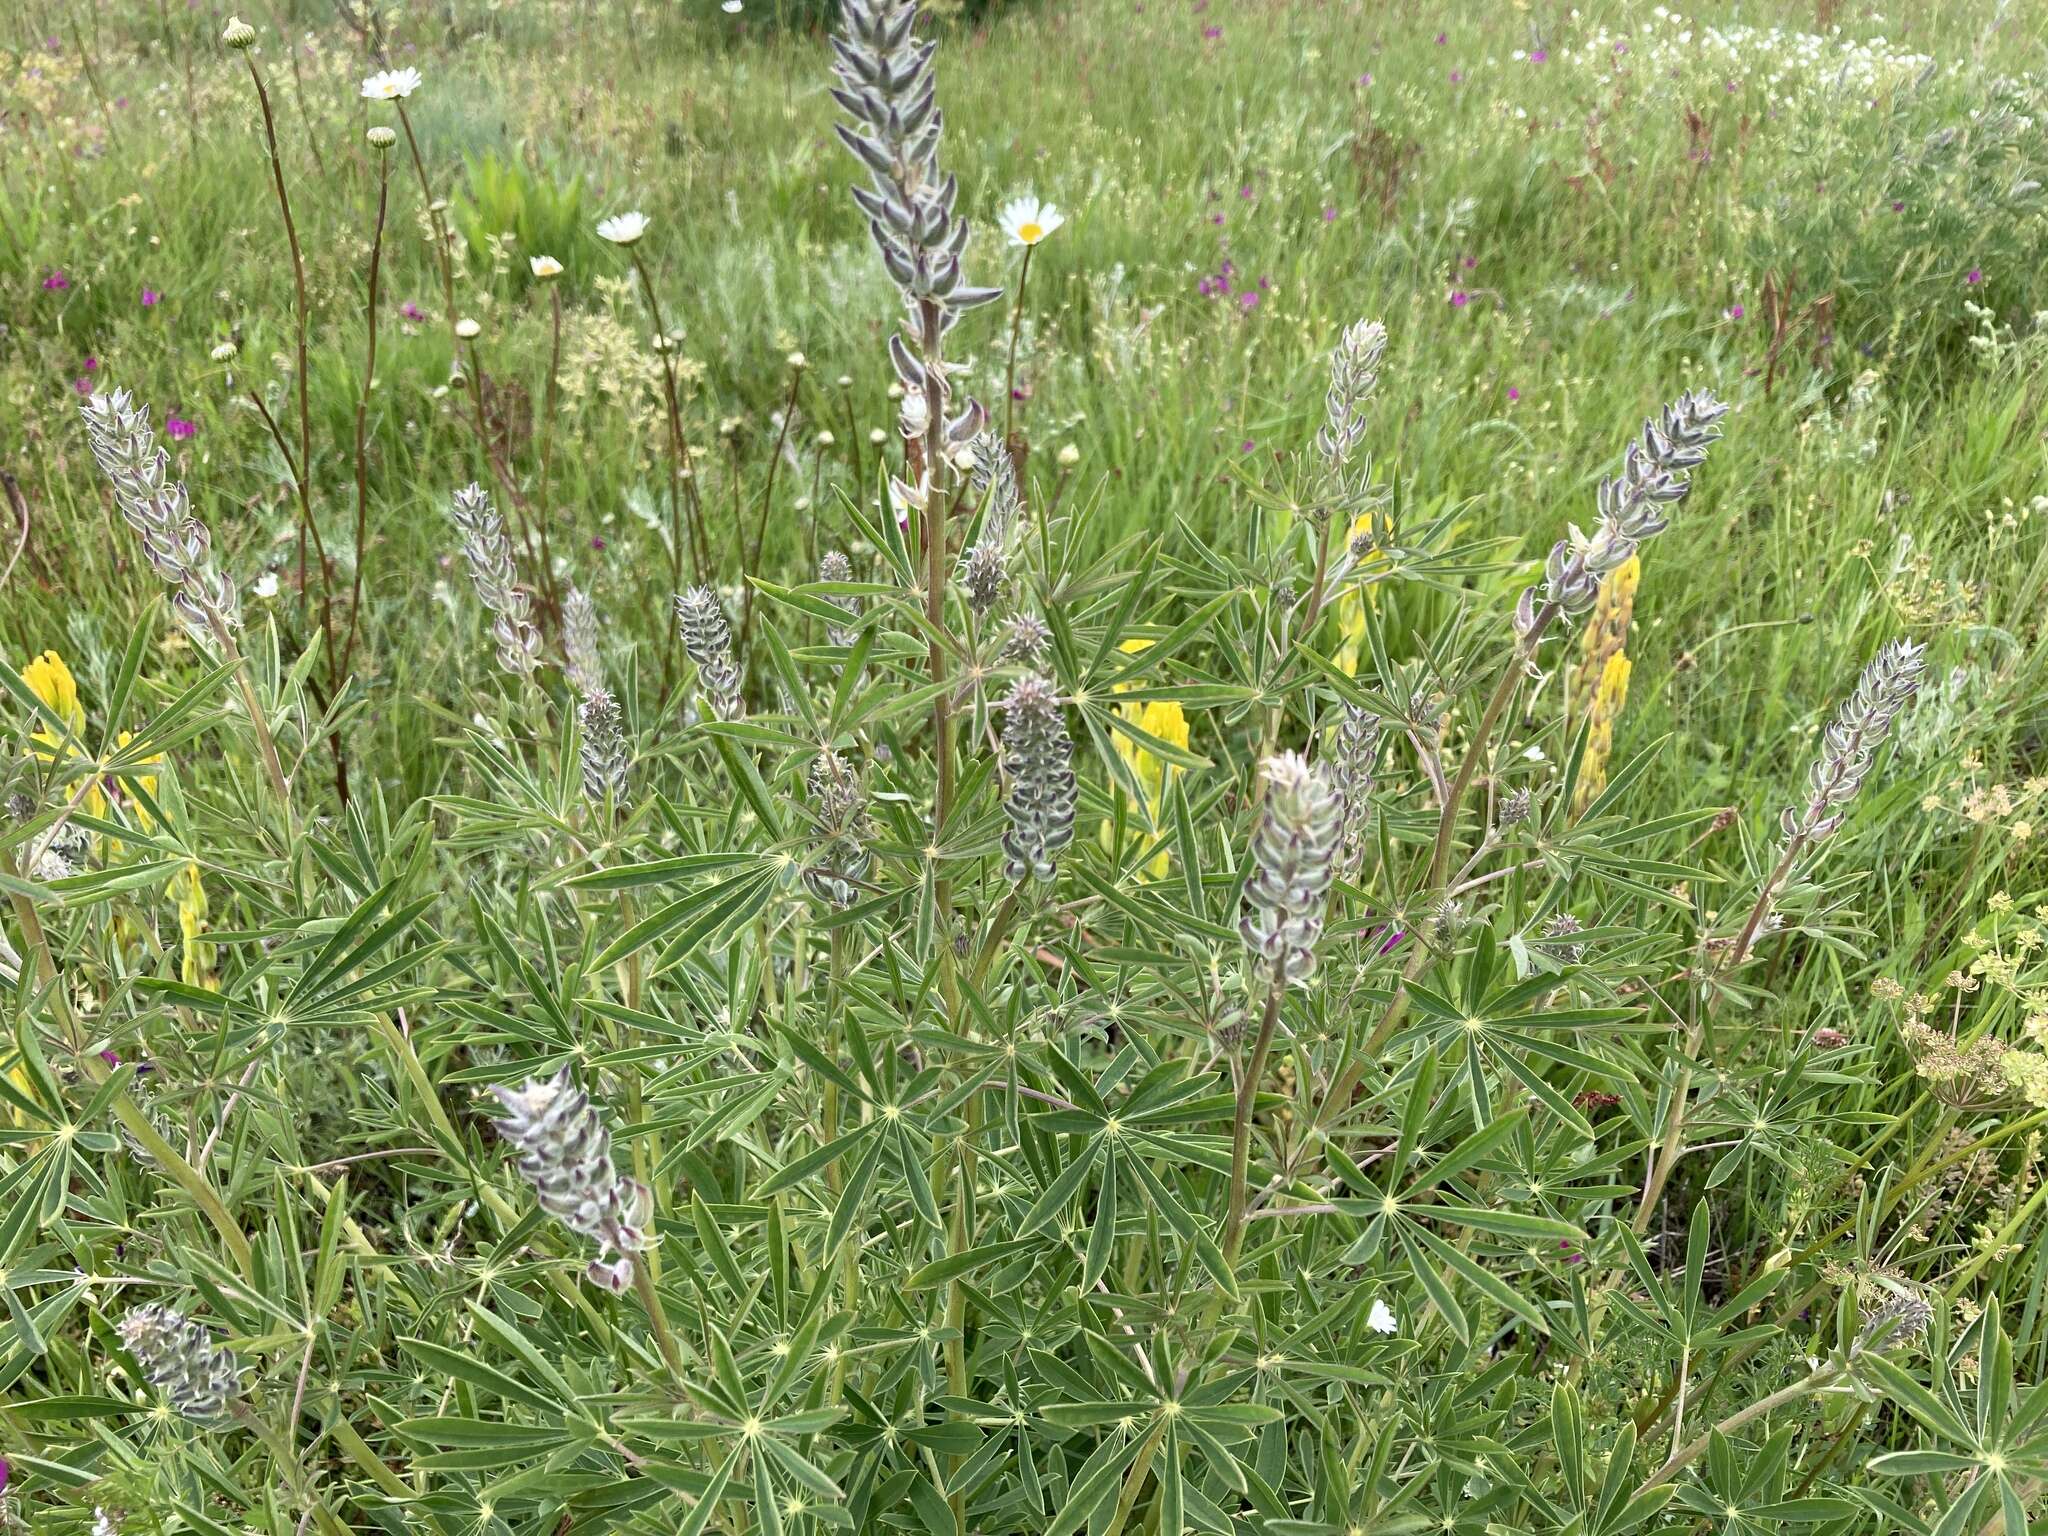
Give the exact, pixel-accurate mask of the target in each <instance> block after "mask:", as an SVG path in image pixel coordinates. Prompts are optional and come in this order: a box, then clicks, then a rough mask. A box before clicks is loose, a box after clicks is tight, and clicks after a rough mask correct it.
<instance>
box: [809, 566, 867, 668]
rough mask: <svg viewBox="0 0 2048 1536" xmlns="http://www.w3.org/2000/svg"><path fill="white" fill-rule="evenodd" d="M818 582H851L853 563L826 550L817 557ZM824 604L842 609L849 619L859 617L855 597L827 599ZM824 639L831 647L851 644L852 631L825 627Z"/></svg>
mask: <svg viewBox="0 0 2048 1536" xmlns="http://www.w3.org/2000/svg"><path fill="white" fill-rule="evenodd" d="M818 580H820V581H851V580H853V562H852V561H851V560H849V559H847V558H846V556H845V555H843V554H841V553H840V552H839V551H838V550H836V549H828V550H826V551H825V553H824V554H822V555H820V556H819V557H818ZM825 601H826V602H828V603H830V604H831V605H832V606H833V607H835V608H844V609H845V610H846V612H847V614H848V615H849V616H850V617H853V618H858V617H859V616H860V599H859V598H857V597H827V598H826V599H825ZM825 639H826V641H827V643H828V644H831V645H851V644H853V631H852V630H851V629H848V628H847V627H846V626H845V625H843V624H828V625H826V626H825Z"/></svg>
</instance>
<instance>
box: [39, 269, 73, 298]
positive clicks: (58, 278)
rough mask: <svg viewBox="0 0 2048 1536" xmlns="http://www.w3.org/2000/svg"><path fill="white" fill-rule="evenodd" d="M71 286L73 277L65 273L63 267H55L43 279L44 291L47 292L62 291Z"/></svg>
mask: <svg viewBox="0 0 2048 1536" xmlns="http://www.w3.org/2000/svg"><path fill="white" fill-rule="evenodd" d="M70 286H71V279H70V278H68V277H66V276H65V275H64V269H63V268H62V267H57V268H55V269H54V270H52V271H51V273H50V275H49V276H48V277H46V278H44V279H43V291H44V292H45V293H62V292H63V291H64V290H65V289H66V288H69V287H70Z"/></svg>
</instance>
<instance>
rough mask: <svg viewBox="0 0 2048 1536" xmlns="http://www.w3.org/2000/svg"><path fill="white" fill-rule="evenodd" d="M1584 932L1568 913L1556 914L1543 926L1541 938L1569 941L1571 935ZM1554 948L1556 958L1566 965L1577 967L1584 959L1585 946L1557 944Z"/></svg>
mask: <svg viewBox="0 0 2048 1536" xmlns="http://www.w3.org/2000/svg"><path fill="white" fill-rule="evenodd" d="M1584 931H1585V929H1584V926H1583V925H1582V924H1581V923H1580V922H1579V920H1578V919H1577V918H1576V917H1573V916H1572V915H1571V913H1569V912H1559V913H1556V914H1554V915H1553V916H1552V917H1551V919H1550V921H1549V922H1547V923H1545V924H1544V925H1543V937H1544V938H1546V939H1569V938H1570V937H1571V936H1572V935H1573V934H1575V933H1582V932H1584ZM1555 948H1556V951H1557V958H1558V959H1560V960H1562V961H1563V962H1564V963H1565V964H1566V965H1577V964H1578V963H1579V962H1580V961H1581V960H1583V959H1585V958H1586V946H1585V945H1583V944H1559V945H1556V946H1555Z"/></svg>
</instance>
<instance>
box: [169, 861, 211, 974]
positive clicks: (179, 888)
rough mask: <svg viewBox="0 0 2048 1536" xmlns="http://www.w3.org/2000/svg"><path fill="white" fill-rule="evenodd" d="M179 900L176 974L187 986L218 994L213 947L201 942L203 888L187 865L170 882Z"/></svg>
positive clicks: (192, 867) (195, 871)
mask: <svg viewBox="0 0 2048 1536" xmlns="http://www.w3.org/2000/svg"><path fill="white" fill-rule="evenodd" d="M171 888H172V890H174V891H175V892H176V893H177V897H178V932H179V933H180V934H182V935H183V937H184V946H183V953H182V955H181V957H180V959H179V964H178V971H179V974H180V975H181V976H182V977H183V978H184V980H185V982H186V984H187V985H188V986H194V987H206V988H208V989H209V990H218V988H217V987H216V986H215V982H214V978H213V946H212V945H211V944H208V943H206V942H205V941H204V940H202V939H201V938H200V935H201V934H203V933H205V932H206V886H205V884H204V883H203V882H202V881H201V880H200V878H199V866H198V865H197V864H187V865H186V866H185V867H184V868H183V869H182V870H180V871H179V872H178V873H177V874H176V875H175V876H173V877H172V880H171Z"/></svg>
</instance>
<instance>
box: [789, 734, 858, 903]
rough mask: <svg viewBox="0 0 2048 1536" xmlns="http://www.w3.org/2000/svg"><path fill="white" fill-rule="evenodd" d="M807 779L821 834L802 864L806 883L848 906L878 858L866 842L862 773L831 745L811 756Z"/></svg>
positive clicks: (813, 891)
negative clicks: (854, 769)
mask: <svg viewBox="0 0 2048 1536" xmlns="http://www.w3.org/2000/svg"><path fill="white" fill-rule="evenodd" d="M806 780H807V783H808V785H809V788H810V792H811V810H812V812H813V813H814V814H815V815H816V816H817V818H818V834H819V835H818V842H817V845H816V846H815V847H814V848H813V849H812V851H811V857H810V864H809V866H808V867H807V868H806V869H805V870H804V884H805V886H806V887H807V888H808V889H809V890H810V892H811V894H812V895H814V896H816V897H817V898H818V899H819V900H820V901H823V902H825V903H827V904H828V905H830V906H834V907H850V906H852V905H853V903H854V901H855V900H856V899H857V898H858V897H859V895H860V890H861V886H860V882H861V881H863V880H864V879H866V877H867V873H868V869H869V867H870V866H871V865H872V864H873V863H874V856H873V855H872V854H870V853H869V852H868V847H867V837H868V819H867V811H866V807H865V804H864V801H863V797H862V795H861V788H860V779H859V778H858V776H856V775H855V773H854V771H853V769H852V767H851V766H849V765H848V763H847V761H846V759H844V758H843V757H841V756H840V755H839V754H838V753H837V752H834V751H831V750H830V749H829V748H828V749H827V750H826V751H823V752H820V753H819V754H818V755H817V757H816V758H814V759H813V760H812V762H811V767H810V772H809V774H808V775H807V776H806Z"/></svg>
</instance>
